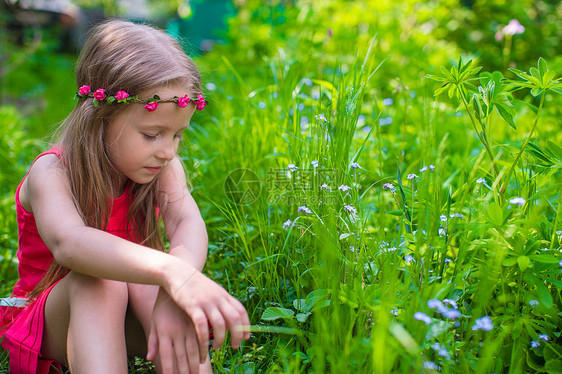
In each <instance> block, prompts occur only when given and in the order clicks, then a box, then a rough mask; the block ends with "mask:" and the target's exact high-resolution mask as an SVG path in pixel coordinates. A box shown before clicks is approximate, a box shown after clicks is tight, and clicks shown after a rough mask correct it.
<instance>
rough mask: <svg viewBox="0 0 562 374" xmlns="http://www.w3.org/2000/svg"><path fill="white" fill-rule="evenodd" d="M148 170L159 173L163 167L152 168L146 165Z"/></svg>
mask: <svg viewBox="0 0 562 374" xmlns="http://www.w3.org/2000/svg"><path fill="white" fill-rule="evenodd" d="M145 169H146V170H148V171H149V172H150V173H152V174H156V173H158V172H159V171H160V170H162V167H157V168H150V167H146V168H145Z"/></svg>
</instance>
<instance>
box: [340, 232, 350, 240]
mask: <svg viewBox="0 0 562 374" xmlns="http://www.w3.org/2000/svg"><path fill="white" fill-rule="evenodd" d="M350 235H351V234H350V233H348V232H346V233H343V234H341V235H340V240H343V239H346V238H348V237H349V236H350Z"/></svg>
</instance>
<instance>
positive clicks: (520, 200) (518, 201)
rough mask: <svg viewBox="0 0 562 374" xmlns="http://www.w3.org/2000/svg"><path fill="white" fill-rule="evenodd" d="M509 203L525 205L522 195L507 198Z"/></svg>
mask: <svg viewBox="0 0 562 374" xmlns="http://www.w3.org/2000/svg"><path fill="white" fill-rule="evenodd" d="M509 203H510V204H514V205H519V206H523V205H525V199H524V198H522V197H514V198H513V199H511V200H509Z"/></svg>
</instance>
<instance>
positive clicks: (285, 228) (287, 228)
mask: <svg viewBox="0 0 562 374" xmlns="http://www.w3.org/2000/svg"><path fill="white" fill-rule="evenodd" d="M292 224H293V221H291V220H290V219H288V220H286V221H285V222H283V229H284V230H289V227H291V225H292Z"/></svg>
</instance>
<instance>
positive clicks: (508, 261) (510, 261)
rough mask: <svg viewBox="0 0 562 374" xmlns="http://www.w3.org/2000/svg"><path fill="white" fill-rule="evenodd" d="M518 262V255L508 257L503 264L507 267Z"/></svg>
mask: <svg viewBox="0 0 562 374" xmlns="http://www.w3.org/2000/svg"><path fill="white" fill-rule="evenodd" d="M516 263H517V257H508V258H506V259H505V260H503V262H502V265H503V266H506V267H510V266H513V265H515V264H516Z"/></svg>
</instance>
